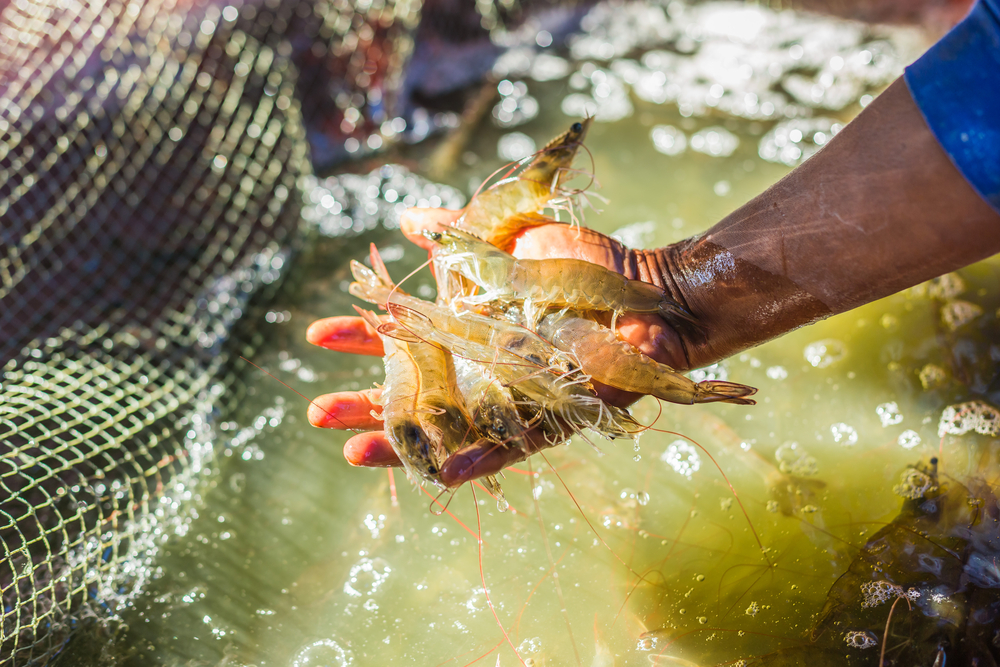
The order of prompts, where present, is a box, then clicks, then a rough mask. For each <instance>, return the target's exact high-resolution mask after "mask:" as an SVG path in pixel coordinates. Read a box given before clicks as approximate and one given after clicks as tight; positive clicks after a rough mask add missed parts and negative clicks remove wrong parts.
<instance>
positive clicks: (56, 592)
mask: <svg viewBox="0 0 1000 667" xmlns="http://www.w3.org/2000/svg"><path fill="white" fill-rule="evenodd" d="M416 12H417V8H416V5H415V3H414V2H408V1H407V0H395V1H393V0H368V1H359V2H347V1H346V0H345V1H341V0H330V1H323V0H301V1H295V0H282V1H281V2H272V1H271V0H266V1H265V2H258V3H247V4H240V3H234V4H233V5H226V4H221V3H198V2H196V3H195V4H194V5H191V3H181V2H173V1H171V0H141V1H138V2H121V1H115V0H110V1H108V2H103V3H102V2H76V1H75V0H58V1H57V0H52V1H47V2H28V1H27V0H14V2H10V3H7V2H0V91H2V92H0V219H2V221H3V222H2V226H0V368H2V371H3V374H2V376H0V597H2V602H3V606H2V609H0V614H2V616H0V665H4V666H6V665H13V664H26V663H31V662H36V661H42V660H44V659H45V658H46V657H47V656H49V655H51V654H52V652H53V651H54V650H57V649H58V648H59V646H60V645H61V643H62V642H64V641H65V638H66V637H67V635H68V633H69V632H70V631H71V630H72V628H73V627H74V625H75V624H78V623H79V622H80V621H81V619H85V618H86V617H88V616H98V617H107V616H109V615H113V614H114V612H115V610H116V609H117V608H120V607H121V605H122V604H124V603H126V602H127V601H128V600H129V599H130V598H131V597H132V596H134V595H135V594H137V593H138V592H139V591H141V590H142V588H143V585H144V583H145V582H146V579H147V577H148V576H149V573H150V572H151V569H152V568H151V567H150V564H151V559H152V558H153V556H154V555H155V553H156V550H157V547H158V545H159V544H160V543H162V541H163V540H164V539H165V538H166V537H167V536H168V535H170V534H172V533H174V532H177V531H179V530H183V529H184V525H185V522H184V513H185V512H187V511H190V510H189V509H188V508H190V507H191V506H192V502H191V501H192V500H195V499H196V497H197V493H198V489H199V485H198V478H199V477H200V476H201V473H202V472H203V471H204V470H205V469H207V468H210V467H211V466H212V465H213V456H212V452H213V445H212V442H213V436H212V432H211V427H210V424H211V417H212V415H213V414H214V413H217V412H219V411H224V410H225V409H226V403H227V402H234V401H238V400H239V398H240V395H241V394H240V387H239V383H238V379H237V375H236V373H235V371H234V365H233V364H232V359H233V358H234V357H235V356H237V355H238V354H240V353H243V354H249V353H250V350H252V349H253V347H254V345H255V343H256V340H257V338H259V335H258V334H256V333H255V332H254V330H253V329H252V327H251V326H249V325H248V324H246V323H247V322H248V321H249V322H252V321H253V320H254V319H255V318H253V317H247V313H249V312H252V311H253V309H254V308H255V307H256V306H255V304H257V303H260V302H262V301H264V300H266V295H267V292H268V290H271V289H273V288H274V286H275V285H276V284H277V282H278V279H279V278H280V277H281V270H282V267H283V266H284V265H285V264H286V262H287V259H288V256H289V249H290V248H294V242H295V240H296V239H298V238H300V231H301V230H302V227H301V226H302V224H303V222H302V217H301V215H300V207H301V196H300V192H301V187H302V183H303V182H304V179H305V178H306V177H308V176H309V174H310V173H311V171H312V167H311V164H310V162H309V161H308V160H307V157H308V153H309V149H310V148H311V149H312V154H313V157H314V159H315V160H316V161H318V162H320V163H331V162H334V161H336V160H337V159H338V158H339V157H341V154H340V152H339V151H342V150H343V148H342V147H343V146H344V144H345V141H346V140H348V139H349V138H351V137H364V136H365V135H366V134H367V133H368V132H370V131H371V130H372V128H374V127H377V126H378V125H379V124H380V123H383V122H384V121H385V119H386V117H387V115H386V109H387V108H389V107H390V105H391V99H390V97H391V93H392V91H393V90H394V89H395V87H396V81H395V80H394V77H395V76H396V75H397V73H398V72H399V70H400V64H401V63H402V62H403V59H404V58H405V57H406V55H407V53H408V51H409V49H410V43H409V33H410V29H411V28H412V26H413V24H414V22H415V17H416ZM307 130H308V131H307Z"/></svg>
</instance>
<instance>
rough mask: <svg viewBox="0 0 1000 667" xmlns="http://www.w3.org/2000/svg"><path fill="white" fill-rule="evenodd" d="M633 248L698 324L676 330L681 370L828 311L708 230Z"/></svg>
mask: <svg viewBox="0 0 1000 667" xmlns="http://www.w3.org/2000/svg"><path fill="white" fill-rule="evenodd" d="M639 252H640V253H641V254H642V258H641V259H640V260H638V261H637V263H638V264H639V265H641V266H644V267H646V268H645V270H646V271H647V272H649V273H650V278H649V281H650V282H654V283H655V284H657V285H659V286H661V287H663V288H664V289H665V290H666V291H667V293H669V294H670V295H671V296H672V297H673V298H674V300H675V301H677V302H678V303H679V304H681V305H682V306H683V307H685V308H686V309H687V310H688V312H689V313H690V314H691V315H692V316H693V317H694V319H695V322H696V323H697V325H698V326H697V327H696V328H693V329H692V330H691V331H679V332H677V333H678V336H679V338H680V344H681V345H682V346H683V348H684V351H685V355H686V358H687V362H688V366H687V369H691V368H699V367H702V366H707V365H710V364H713V363H716V362H718V361H720V360H722V359H725V358H726V357H730V356H732V355H734V354H737V353H739V352H742V351H743V350H746V349H748V348H751V347H754V346H756V345H759V344H761V343H764V342H766V341H768V340H771V339H773V338H776V337H778V336H780V335H782V334H784V333H787V332H789V331H791V330H793V329H797V328H798V327H800V326H803V325H806V324H810V323H812V322H816V321H818V320H821V319H824V318H826V317H828V316H829V315H831V314H832V312H831V310H830V309H829V308H828V307H827V306H826V305H824V304H823V303H822V302H820V301H819V300H818V299H816V298H815V297H814V296H812V295H810V294H809V293H807V292H806V291H805V290H803V289H802V288H801V287H799V286H798V285H796V284H795V283H794V282H793V281H792V280H790V279H789V278H788V277H786V276H783V275H778V274H774V273H770V272H768V271H766V270H764V269H761V268H760V267H758V266H755V265H753V264H752V263H750V262H748V261H746V260H745V259H742V258H739V257H735V256H734V255H733V253H731V252H730V251H729V250H728V249H727V248H725V247H723V246H722V245H720V244H719V243H717V242H716V240H715V239H714V238H713V236H712V235H711V234H705V235H702V236H698V237H694V238H690V239H686V240H684V241H680V242H679V243H675V244H673V245H670V246H667V247H665V248H657V249H655V250H646V251H639ZM643 279H644V280H645V279H646V278H643Z"/></svg>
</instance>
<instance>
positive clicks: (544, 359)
mask: <svg viewBox="0 0 1000 667" xmlns="http://www.w3.org/2000/svg"><path fill="white" fill-rule="evenodd" d="M351 271H352V273H353V274H354V279H355V282H353V283H351V285H350V287H349V288H348V290H349V291H350V293H351V294H353V295H354V296H356V297H358V298H359V299H364V300H365V301H368V302H369V303H375V304H378V305H380V306H385V307H386V309H387V310H389V307H388V306H389V304H390V303H391V304H394V305H396V306H401V307H403V308H405V309H408V310H412V311H416V312H418V313H420V314H421V315H423V316H424V317H426V318H428V320H429V322H430V323H431V325H432V326H433V328H434V329H436V330H440V331H445V332H448V333H449V334H451V336H452V337H457V338H464V339H468V340H471V341H473V342H475V343H476V344H478V345H481V346H483V347H484V348H486V349H489V350H491V352H490V354H488V355H486V357H485V358H484V359H482V360H481V361H482V362H483V363H489V362H490V361H491V359H492V358H493V353H492V351H493V350H500V351H503V352H504V353H506V354H509V355H511V356H512V357H515V358H517V360H518V363H519V365H522V366H524V365H525V362H527V365H534V366H536V367H542V368H546V367H551V368H555V369H557V370H559V371H560V372H566V371H569V370H570V368H571V367H572V365H573V364H572V360H571V359H570V358H569V357H567V356H566V355H565V354H563V353H562V352H561V351H559V350H558V349H557V348H556V347H555V346H554V345H552V344H551V343H549V342H548V341H546V340H544V339H543V338H541V337H540V336H538V335H537V334H534V333H532V332H530V331H528V330H527V329H525V328H523V327H519V326H515V325H513V324H508V323H506V322H501V321H499V320H494V319H492V318H489V317H486V316H483V315H478V314H476V313H472V312H463V313H462V314H461V315H458V314H456V313H454V312H453V311H452V310H451V309H449V308H446V307H444V306H438V305H436V304H433V303H430V302H428V301H424V300H423V299H417V298H415V297H412V296H410V295H408V294H406V293H405V292H403V291H401V290H399V289H394V288H395V286H394V285H393V284H392V283H391V282H388V281H387V280H385V279H383V278H380V277H379V276H377V275H376V274H375V273H374V272H373V271H371V270H370V269H368V268H367V267H365V266H364V265H363V264H361V263H360V262H356V261H352V262H351ZM390 312H392V311H391V310H390ZM401 335H404V337H405V333H404V334H401ZM416 340H420V339H419V338H418V339H416ZM428 340H435V339H434V338H429V339H428ZM438 342H440V341H438ZM446 347H448V349H452V348H450V346H446Z"/></svg>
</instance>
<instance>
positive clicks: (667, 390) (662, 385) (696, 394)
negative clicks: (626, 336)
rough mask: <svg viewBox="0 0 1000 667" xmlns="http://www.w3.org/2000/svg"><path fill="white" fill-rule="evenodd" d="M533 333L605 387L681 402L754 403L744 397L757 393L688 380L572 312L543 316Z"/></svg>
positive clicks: (734, 385)
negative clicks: (565, 354)
mask: <svg viewBox="0 0 1000 667" xmlns="http://www.w3.org/2000/svg"><path fill="white" fill-rule="evenodd" d="M538 333H539V334H540V335H541V336H542V337H544V338H545V339H546V340H550V341H552V343H553V344H554V345H555V346H556V347H557V348H559V349H560V350H562V351H564V352H567V353H569V354H572V355H573V356H574V357H575V358H576V359H578V360H579V362H580V368H581V369H582V370H583V372H584V373H586V374H587V375H589V376H591V378H593V379H594V380H597V381H598V382H601V383H603V384H606V385H608V386H611V387H616V388H618V389H624V390H625V391H633V392H636V393H639V394H652V395H653V396H656V397H657V398H659V399H662V400H664V401H669V402H671V403H680V404H684V405H691V404H693V403H713V402H716V401H720V402H725V403H737V404H739V405H754V401H753V400H752V399H749V398H745V397H746V396H751V395H753V394H754V393H756V392H757V390H756V389H754V388H753V387H748V386H746V385H742V384H737V383H735V382H722V381H717V380H709V381H705V382H697V383H696V382H693V381H692V380H690V379H688V378H686V377H684V376H683V375H681V374H680V373H678V372H676V371H675V370H674V369H672V368H670V366H667V365H665V364H661V363H658V362H656V361H655V360H653V359H652V358H650V357H648V356H646V355H645V354H642V353H641V352H639V351H638V350H637V349H635V348H634V347H632V346H631V345H629V344H628V343H626V342H625V341H623V340H619V339H618V337H617V336H616V335H615V332H614V331H612V330H611V329H608V328H607V327H605V326H602V325H601V324H599V323H597V322H594V321H593V320H588V319H585V318H583V317H580V316H579V315H578V314H576V313H574V312H571V311H561V312H558V313H553V314H551V315H547V316H546V317H544V318H543V319H542V321H541V322H540V323H539V327H538Z"/></svg>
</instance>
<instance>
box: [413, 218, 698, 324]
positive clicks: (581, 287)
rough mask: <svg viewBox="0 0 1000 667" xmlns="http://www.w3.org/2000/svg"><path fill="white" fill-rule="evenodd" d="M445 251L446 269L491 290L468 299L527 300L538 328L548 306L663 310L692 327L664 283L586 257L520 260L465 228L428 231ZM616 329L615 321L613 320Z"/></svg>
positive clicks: (668, 317)
mask: <svg viewBox="0 0 1000 667" xmlns="http://www.w3.org/2000/svg"><path fill="white" fill-rule="evenodd" d="M424 235H425V236H426V237H427V238H429V239H430V240H432V241H434V242H435V243H437V244H439V245H440V246H441V247H442V248H444V249H445V251H446V254H442V255H440V256H439V257H437V258H436V261H437V262H438V264H439V266H440V267H441V268H442V269H447V270H454V271H458V272H459V273H461V274H462V275H463V276H465V277H466V278H468V279H469V280H472V281H473V282H475V283H476V284H477V285H479V286H480V287H482V288H483V290H485V293H484V294H480V295H476V296H472V297H463V299H462V300H464V301H465V302H466V303H470V304H475V303H487V302H490V301H494V300H498V299H499V300H506V301H523V302H524V312H525V317H526V318H527V320H528V323H529V325H530V326H531V327H532V328H534V326H536V325H537V321H538V319H540V318H541V315H542V313H543V312H544V310H545V309H546V308H548V307H553V306H554V307H559V308H565V307H570V308H575V309H579V310H605V311H607V310H610V311H613V312H614V314H615V317H616V318H617V316H618V315H621V314H622V313H625V312H633V313H659V315H660V316H662V317H663V318H664V319H665V320H667V321H668V322H670V323H671V324H672V325H675V326H678V327H682V328H683V327H690V326H691V325H692V324H693V318H692V317H691V315H690V314H689V313H688V312H687V311H686V310H684V308H683V307H682V306H681V305H680V304H678V303H677V302H676V301H674V300H673V299H671V298H670V296H669V295H668V294H667V293H666V292H665V291H664V290H663V289H662V288H660V287H657V286H656V285H653V284H651V283H646V282H642V281H641V280H629V279H628V278H626V277H625V276H623V275H622V274H620V273H617V272H615V271H612V270H611V269H606V268H604V267H603V266H600V265H599V264H593V263H591V262H587V261H584V260H580V259H515V258H514V256H513V255H511V254H509V253H506V252H504V251H502V250H500V249H499V248H497V247H496V246H493V245H491V244H489V243H486V242H485V241H482V240H480V239H478V238H476V237H475V236H472V235H471V234H468V233H466V232H464V231H462V230H460V229H455V228H449V229H447V230H446V231H444V232H431V231H425V232H424ZM612 328H613V323H612Z"/></svg>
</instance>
